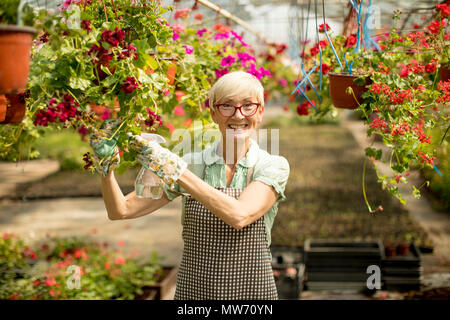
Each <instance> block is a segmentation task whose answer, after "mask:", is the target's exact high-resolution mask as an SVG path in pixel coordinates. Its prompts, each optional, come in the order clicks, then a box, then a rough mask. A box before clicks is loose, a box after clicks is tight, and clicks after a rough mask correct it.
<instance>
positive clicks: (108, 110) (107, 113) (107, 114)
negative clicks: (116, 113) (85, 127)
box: [101, 108, 111, 120]
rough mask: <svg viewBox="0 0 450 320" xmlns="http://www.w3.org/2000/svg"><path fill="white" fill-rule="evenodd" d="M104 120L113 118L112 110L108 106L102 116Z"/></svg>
mask: <svg viewBox="0 0 450 320" xmlns="http://www.w3.org/2000/svg"><path fill="white" fill-rule="evenodd" d="M101 118H102V120H106V119H109V118H111V110H110V109H109V108H106V109H105V111H104V112H103V114H102V116H101Z"/></svg>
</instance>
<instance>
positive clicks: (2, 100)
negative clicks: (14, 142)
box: [0, 94, 8, 122]
mask: <svg viewBox="0 0 450 320" xmlns="http://www.w3.org/2000/svg"><path fill="white" fill-rule="evenodd" d="M7 109H8V101H7V100H6V97H5V95H4V94H0V122H3V121H4V120H5V119H6V110H7Z"/></svg>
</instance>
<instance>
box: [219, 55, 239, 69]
mask: <svg viewBox="0 0 450 320" xmlns="http://www.w3.org/2000/svg"><path fill="white" fill-rule="evenodd" d="M234 61H236V59H235V58H234V57H233V56H231V55H229V56H226V57H224V58H222V61H221V62H220V65H221V66H222V67H229V66H231V65H232V64H233V63H234Z"/></svg>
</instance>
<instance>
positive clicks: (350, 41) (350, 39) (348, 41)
mask: <svg viewBox="0 0 450 320" xmlns="http://www.w3.org/2000/svg"><path fill="white" fill-rule="evenodd" d="M357 40H358V38H356V34H351V35H349V36H348V37H347V39H345V43H344V46H345V47H346V48H350V47H352V46H353V45H354V44H355V43H356V41H357Z"/></svg>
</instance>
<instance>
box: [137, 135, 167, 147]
mask: <svg viewBox="0 0 450 320" xmlns="http://www.w3.org/2000/svg"><path fill="white" fill-rule="evenodd" d="M140 136H141V137H142V138H144V139H145V140H148V141H155V142H157V143H160V144H161V143H166V142H167V141H166V139H164V137H162V136H160V135H159V134H156V133H141V135H140Z"/></svg>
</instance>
